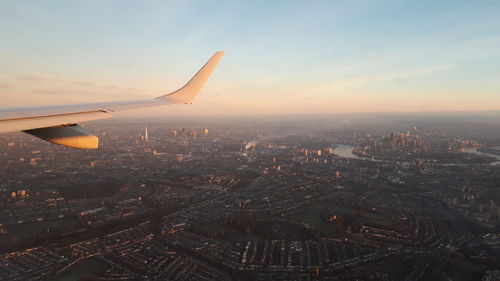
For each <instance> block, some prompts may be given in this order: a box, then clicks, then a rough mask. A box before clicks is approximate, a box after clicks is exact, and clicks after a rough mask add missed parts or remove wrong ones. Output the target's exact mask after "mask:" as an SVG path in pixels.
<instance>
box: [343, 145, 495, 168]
mask: <svg viewBox="0 0 500 281" xmlns="http://www.w3.org/2000/svg"><path fill="white" fill-rule="evenodd" d="M353 148H354V146H352V145H347V144H339V145H337V146H336V147H335V149H334V150H333V153H334V154H335V155H338V156H340V157H344V158H352V159H361V160H368V161H377V162H378V161H380V160H372V159H371V158H368V157H359V156H358V155H356V154H354V153H352V149H353ZM464 152H465V153H472V154H476V155H483V156H490V157H493V158H495V159H497V160H498V161H494V162H491V163H490V165H493V166H495V165H500V155H495V154H491V153H486V152H481V151H479V150H477V147H466V148H465V151H464Z"/></svg>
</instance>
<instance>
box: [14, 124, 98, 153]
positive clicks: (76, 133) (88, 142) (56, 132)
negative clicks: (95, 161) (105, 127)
mask: <svg viewBox="0 0 500 281" xmlns="http://www.w3.org/2000/svg"><path fill="white" fill-rule="evenodd" d="M23 132H25V133H28V134H30V135H33V136H35V137H37V138H41V139H42V140H46V141H48V142H51V143H55V144H60V145H64V146H69V147H74V148H88V149H95V148H97V147H98V146H99V138H98V137H96V136H94V135H93V134H92V133H90V132H88V131H86V130H84V129H83V128H82V127H80V126H78V125H76V124H72V125H67V126H55V127H46V128H39V129H32V130H25V131H23Z"/></svg>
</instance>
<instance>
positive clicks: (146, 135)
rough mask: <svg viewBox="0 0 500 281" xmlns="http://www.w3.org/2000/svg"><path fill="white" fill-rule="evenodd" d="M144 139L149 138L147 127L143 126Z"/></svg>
mask: <svg viewBox="0 0 500 281" xmlns="http://www.w3.org/2000/svg"><path fill="white" fill-rule="evenodd" d="M144 140H145V141H148V140H149V136H148V127H147V126H146V127H144Z"/></svg>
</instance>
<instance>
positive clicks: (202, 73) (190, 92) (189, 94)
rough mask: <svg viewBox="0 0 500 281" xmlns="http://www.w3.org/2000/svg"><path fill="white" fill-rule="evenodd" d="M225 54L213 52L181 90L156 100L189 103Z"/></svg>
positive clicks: (223, 52)
mask: <svg viewBox="0 0 500 281" xmlns="http://www.w3.org/2000/svg"><path fill="white" fill-rule="evenodd" d="M225 52H226V51H222V50H221V51H217V52H215V53H214V54H213V55H212V57H210V59H209V60H208V61H207V62H206V63H205V64H204V65H203V67H202V68H201V69H200V70H199V71H198V72H197V73H196V74H195V75H194V76H193V78H191V80H189V82H187V83H186V85H184V86H183V87H182V88H180V89H178V90H177V91H175V92H172V93H170V94H166V95H163V96H160V97H157V98H158V99H165V100H168V101H171V102H173V103H191V101H192V100H193V99H194V98H195V97H196V96H197V95H198V93H199V92H200V90H201V89H202V88H203V85H205V83H206V82H207V80H208V78H209V77H210V76H211V74H212V72H213V71H214V69H215V68H216V67H217V65H218V64H219V61H220V60H221V59H222V56H223V55H224V54H225Z"/></svg>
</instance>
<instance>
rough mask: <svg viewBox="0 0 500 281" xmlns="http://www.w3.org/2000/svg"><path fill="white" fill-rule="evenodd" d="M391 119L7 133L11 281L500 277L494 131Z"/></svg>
mask: <svg viewBox="0 0 500 281" xmlns="http://www.w3.org/2000/svg"><path fill="white" fill-rule="evenodd" d="M367 119H370V118H367ZM389 119H391V118H389ZM395 119H397V120H399V121H390V122H388V121H381V120H378V121H373V120H372V119H370V120H372V121H371V122H368V121H366V120H365V121H360V120H350V119H348V118H344V119H342V118H337V117H335V118H333V117H331V118H330V117H321V118H318V119H310V120H308V119H307V118H305V119H302V120H298V121H297V120H285V119H283V120H273V121H267V122H266V121H262V120H244V119H242V120H239V121H234V120H233V121H227V120H217V121H205V122H181V121H179V122H169V123H167V122H159V121H158V122H147V121H144V122H141V121H135V122H132V123H130V122H127V121H126V120H125V121H123V120H116V121H113V122H110V121H108V122H106V121H101V122H95V123H90V124H87V126H85V128H86V129H87V130H89V131H92V132H93V133H95V134H96V135H97V136H99V137H100V148H99V149H98V150H75V149H72V148H67V147H62V146H58V145H54V144H50V143H47V142H44V141H41V140H39V139H37V138H35V137H33V136H30V135H27V134H22V133H10V134H5V135H1V136H0V161H1V163H0V165H1V167H2V169H0V178H1V179H2V181H0V192H1V193H0V196H1V198H2V200H1V203H0V208H1V212H2V214H3V215H2V217H1V221H0V252H1V254H0V280H242V281H243V280H269V281H270V280H353V281H354V280H381V281H389V280H407V281H417V280H458V281H460V280H483V281H493V280H499V278H500V270H499V269H500V202H499V198H500V189H499V188H498V186H499V184H500V165H497V164H498V163H500V148H499V149H497V146H498V145H500V137H499V136H498V135H497V134H496V133H495V131H494V130H492V128H496V125H491V123H490V122H483V123H480V122H479V121H478V122H477V123H467V124H462V123H460V122H459V121H453V122H452V121H449V119H446V120H447V121H446V122H444V121H443V122H434V121H429V118H427V119H426V118H422V119H415V118H414V119H415V120H417V121H411V122H410V121H405V120H407V119H408V118H407V119H404V118H395ZM452 119H453V118H452ZM384 120H385V119H384ZM376 122H378V123H376ZM375 123H376V124H375ZM362 124H364V125H362ZM499 124H500V123H499ZM496 132H498V130H497V131H496Z"/></svg>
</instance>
